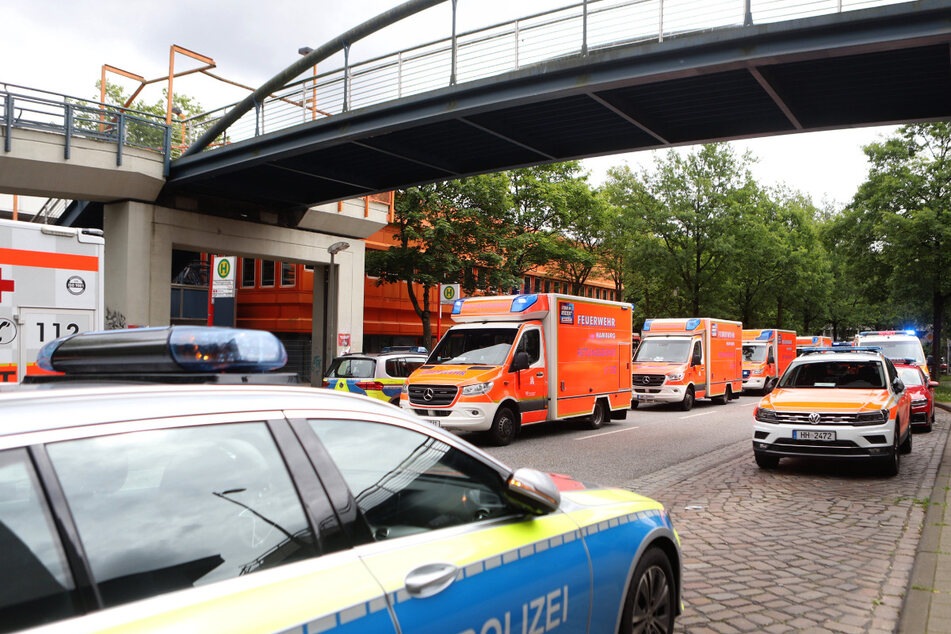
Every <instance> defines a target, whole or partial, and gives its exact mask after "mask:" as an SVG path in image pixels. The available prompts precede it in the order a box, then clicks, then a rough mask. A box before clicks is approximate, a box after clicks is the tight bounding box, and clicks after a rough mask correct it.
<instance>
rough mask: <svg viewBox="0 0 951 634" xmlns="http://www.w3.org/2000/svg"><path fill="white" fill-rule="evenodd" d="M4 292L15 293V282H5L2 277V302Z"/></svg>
mask: <svg viewBox="0 0 951 634" xmlns="http://www.w3.org/2000/svg"><path fill="white" fill-rule="evenodd" d="M4 291H6V292H8V293H12V292H13V280H5V279H3V276H2V275H0V301H2V300H3V292H4Z"/></svg>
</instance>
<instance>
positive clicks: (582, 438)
mask: <svg viewBox="0 0 951 634" xmlns="http://www.w3.org/2000/svg"><path fill="white" fill-rule="evenodd" d="M632 429H637V427H628V428H627V429H615V430H614V431H606V432H604V433H603V434H591V435H590V436H582V437H581V438H575V440H587V439H588V438H598V437H599V436H610V435H611V434H620V433H621V432H622V431H631V430H632Z"/></svg>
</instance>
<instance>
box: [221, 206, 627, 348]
mask: <svg viewBox="0 0 951 634" xmlns="http://www.w3.org/2000/svg"><path fill="white" fill-rule="evenodd" d="M386 196H388V200H389V202H390V214H391V216H390V219H391V220H392V213H393V206H392V194H387V195H386ZM395 232H396V229H395V228H394V227H393V225H388V226H387V227H384V228H383V229H380V230H379V231H377V232H376V233H375V234H373V235H372V236H370V237H369V238H367V239H366V241H365V243H366V248H367V250H383V249H387V248H389V247H390V246H391V245H392V244H394V240H393V234H394V233H395ZM237 275H238V284H237V286H238V289H237V326H238V327H239V328H258V329H262V330H269V331H271V332H274V333H276V334H278V336H279V337H281V339H282V340H283V341H284V343H285V345H288V344H290V345H289V346H288V347H289V349H288V353H289V354H290V355H292V356H293V351H292V350H291V348H292V347H294V342H295V341H300V342H301V344H300V345H302V346H303V345H307V346H309V342H310V336H311V313H312V310H313V306H312V301H313V287H314V269H313V267H310V266H307V265H304V264H299V263H293V262H276V261H270V260H258V259H253V258H240V259H239V261H238V273H237ZM377 282H378V279H377V278H373V277H370V276H365V277H364V290H363V296H364V299H363V341H362V342H354V343H353V345H352V348H353V350H362V351H364V352H376V351H379V350H381V349H382V348H383V347H385V346H392V345H422V341H423V326H422V323H421V321H420V319H419V317H418V316H417V315H416V311H415V310H414V309H413V305H412V302H411V301H410V299H409V292H408V291H407V288H406V284H405V283H399V284H378V283H377ZM567 288H568V283H567V282H566V281H565V280H563V279H559V278H557V277H555V276H552V275H548V274H546V273H545V272H544V271H538V272H532V273H531V274H529V275H526V276H525V278H524V279H523V281H522V286H521V288H516V289H511V290H510V291H509V292H511V293H519V292H522V293H549V292H555V293H557V292H566V291H567ZM415 291H416V296H417V298H418V299H419V300H420V301H422V292H423V288H422V286H421V285H418V284H417V285H416V288H415ZM583 294H584V295H585V296H587V297H594V298H598V299H610V300H616V301H619V300H620V297H619V295H620V293H618V292H617V291H616V290H615V288H614V285H613V283H612V282H609V281H607V280H602V279H597V280H592V281H590V282H589V283H587V284H585V286H584V289H583ZM437 299H438V296H437V290H436V289H433V290H432V291H431V297H430V304H429V306H430V311H431V312H432V331H433V332H432V335H433V338H434V339H435V338H436V336H437V328H438V322H439V319H438V314H437V310H438V309H439V305H438V304H437V303H436V301H437ZM442 310H443V314H442V331H445V330H446V328H448V326H449V323H448V322H449V312H450V310H451V307H450V306H449V305H445V306H443V307H442Z"/></svg>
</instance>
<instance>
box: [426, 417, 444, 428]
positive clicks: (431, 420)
mask: <svg viewBox="0 0 951 634" xmlns="http://www.w3.org/2000/svg"><path fill="white" fill-rule="evenodd" d="M426 422H427V423H429V424H430V425H432V426H433V427H442V425H441V424H440V423H439V421H438V420H436V419H433V418H427V419H426Z"/></svg>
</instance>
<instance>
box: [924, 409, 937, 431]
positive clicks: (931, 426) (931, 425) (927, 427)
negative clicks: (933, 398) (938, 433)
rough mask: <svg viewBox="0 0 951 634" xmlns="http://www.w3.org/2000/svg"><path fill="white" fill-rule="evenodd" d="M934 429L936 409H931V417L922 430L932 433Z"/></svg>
mask: <svg viewBox="0 0 951 634" xmlns="http://www.w3.org/2000/svg"><path fill="white" fill-rule="evenodd" d="M932 429H934V409H932V410H931V418H929V419H928V424H927V425H925V426H924V427H922V429H921V431H923V432H925V433H926V434H927V433H930V432H931V430H932Z"/></svg>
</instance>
